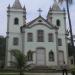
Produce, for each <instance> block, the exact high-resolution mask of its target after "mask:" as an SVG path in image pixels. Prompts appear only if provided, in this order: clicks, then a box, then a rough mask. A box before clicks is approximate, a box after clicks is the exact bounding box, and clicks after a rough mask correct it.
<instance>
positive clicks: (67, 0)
mask: <svg viewBox="0 0 75 75" xmlns="http://www.w3.org/2000/svg"><path fill="white" fill-rule="evenodd" d="M64 1H65V2H66V8H67V14H68V21H69V27H70V36H71V45H72V47H73V48H74V42H73V33H72V24H71V18H70V12H69V5H71V4H72V3H73V0H58V2H59V3H63V2H64Z"/></svg>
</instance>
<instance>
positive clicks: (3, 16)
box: [0, 0, 75, 36]
mask: <svg viewBox="0 0 75 75" xmlns="http://www.w3.org/2000/svg"><path fill="white" fill-rule="evenodd" d="M14 1H15V0H0V35H4V36H6V31H7V6H8V5H9V4H10V5H11V6H12V4H13V3H14ZM20 2H21V5H22V6H24V5H25V7H26V11H27V21H31V20H33V19H34V18H36V17H37V16H38V15H39V13H38V12H37V10H38V9H39V8H41V9H42V10H43V12H42V16H43V17H44V18H46V16H47V13H48V10H49V8H50V6H51V5H52V3H53V0H20ZM70 14H71V20H72V28H73V34H75V25H74V24H75V1H74V3H73V5H72V6H70ZM67 24H68V23H67ZM67 28H68V25H67Z"/></svg>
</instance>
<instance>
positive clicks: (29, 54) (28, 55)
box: [27, 50, 33, 61]
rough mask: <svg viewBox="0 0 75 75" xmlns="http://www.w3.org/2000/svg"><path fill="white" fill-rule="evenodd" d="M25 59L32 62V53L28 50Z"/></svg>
mask: <svg viewBox="0 0 75 75" xmlns="http://www.w3.org/2000/svg"><path fill="white" fill-rule="evenodd" d="M27 59H28V61H33V52H32V51H30V50H29V51H28V52H27Z"/></svg>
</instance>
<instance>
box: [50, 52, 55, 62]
mask: <svg viewBox="0 0 75 75" xmlns="http://www.w3.org/2000/svg"><path fill="white" fill-rule="evenodd" d="M49 61H54V53H53V51H50V52H49Z"/></svg>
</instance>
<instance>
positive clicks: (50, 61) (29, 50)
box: [6, 0, 68, 66]
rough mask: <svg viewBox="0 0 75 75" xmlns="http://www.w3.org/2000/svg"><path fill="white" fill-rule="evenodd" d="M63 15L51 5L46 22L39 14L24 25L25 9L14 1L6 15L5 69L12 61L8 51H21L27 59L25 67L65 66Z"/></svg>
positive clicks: (64, 17)
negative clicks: (29, 64)
mask: <svg viewBox="0 0 75 75" xmlns="http://www.w3.org/2000/svg"><path fill="white" fill-rule="evenodd" d="M66 37H67V36H66V13H65V11H64V10H61V9H60V7H59V6H58V4H57V2H56V1H55V2H54V4H53V6H52V7H51V8H50V9H49V12H48V14H47V17H46V19H44V18H43V17H42V16H41V14H40V15H39V16H38V17H37V18H36V19H34V20H33V21H31V22H29V23H26V8H25V6H24V7H23V8H22V6H21V4H20V2H19V0H15V2H14V4H13V6H12V7H10V5H9V6H8V11H7V43H6V44H7V51H6V65H7V66H10V65H11V63H10V61H11V60H13V59H12V58H11V57H12V56H11V54H10V50H12V49H18V50H21V51H22V52H23V53H24V54H25V55H27V56H28V63H33V65H35V66H59V65H63V64H64V62H65V64H66V65H67V64H68V49H67V38H66Z"/></svg>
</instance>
